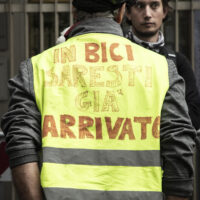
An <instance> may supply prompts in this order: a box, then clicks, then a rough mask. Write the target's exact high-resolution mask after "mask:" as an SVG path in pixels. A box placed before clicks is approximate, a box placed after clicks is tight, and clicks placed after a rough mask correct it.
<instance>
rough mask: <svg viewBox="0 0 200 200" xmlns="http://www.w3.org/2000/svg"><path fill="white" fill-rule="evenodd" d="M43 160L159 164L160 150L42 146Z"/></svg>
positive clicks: (102, 163) (70, 162) (86, 163)
mask: <svg viewBox="0 0 200 200" xmlns="http://www.w3.org/2000/svg"><path fill="white" fill-rule="evenodd" d="M43 162H49V163H60V164H80V165H111V166H140V167H142V166H161V163H160V151H158V150H151V151H128V150H90V149H63V148H53V147H44V148H43Z"/></svg>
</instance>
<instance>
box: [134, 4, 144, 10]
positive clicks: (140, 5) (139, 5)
mask: <svg viewBox="0 0 200 200" xmlns="http://www.w3.org/2000/svg"><path fill="white" fill-rule="evenodd" d="M135 7H136V8H139V9H141V8H144V5H143V4H142V3H136V4H135Z"/></svg>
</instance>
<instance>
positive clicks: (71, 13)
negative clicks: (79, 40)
mask: <svg viewBox="0 0 200 200" xmlns="http://www.w3.org/2000/svg"><path fill="white" fill-rule="evenodd" d="M69 14H70V26H71V25H73V23H74V20H73V8H72V0H70V4H69Z"/></svg>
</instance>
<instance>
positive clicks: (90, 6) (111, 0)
mask: <svg viewBox="0 0 200 200" xmlns="http://www.w3.org/2000/svg"><path fill="white" fill-rule="evenodd" d="M126 1H127V0H73V2H72V4H73V6H74V8H75V10H74V11H75V13H76V14H75V21H76V22H77V21H80V20H84V19H87V18H92V17H112V18H115V15H116V14H117V10H118V9H119V8H121V7H122V5H123V4H124V3H125V2H126Z"/></svg>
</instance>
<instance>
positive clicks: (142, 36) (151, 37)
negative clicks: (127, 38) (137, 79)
mask: <svg viewBox="0 0 200 200" xmlns="http://www.w3.org/2000/svg"><path fill="white" fill-rule="evenodd" d="M133 33H134V34H135V35H136V36H137V37H138V38H139V39H140V40H143V41H145V42H150V43H155V42H157V41H158V39H159V32H156V33H155V34H152V35H151V34H142V33H138V32H136V31H135V30H134V29H133Z"/></svg>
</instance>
